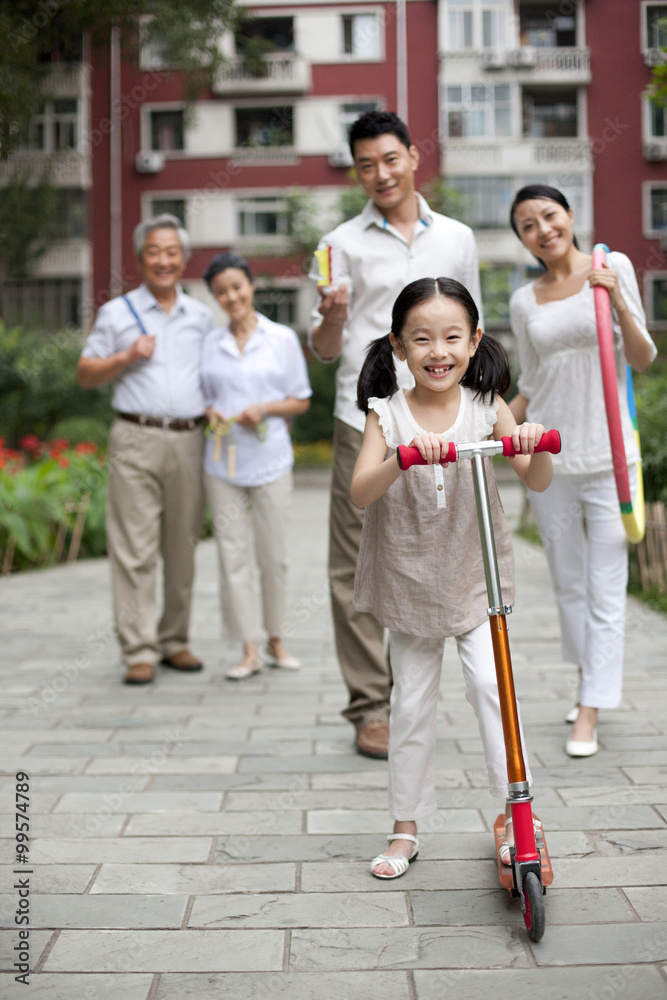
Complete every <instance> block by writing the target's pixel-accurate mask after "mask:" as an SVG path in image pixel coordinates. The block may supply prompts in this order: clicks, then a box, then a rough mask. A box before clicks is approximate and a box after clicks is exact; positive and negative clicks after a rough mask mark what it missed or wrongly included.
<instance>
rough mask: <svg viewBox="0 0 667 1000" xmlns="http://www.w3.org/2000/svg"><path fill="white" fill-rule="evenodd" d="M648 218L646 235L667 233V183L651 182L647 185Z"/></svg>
mask: <svg viewBox="0 0 667 1000" xmlns="http://www.w3.org/2000/svg"><path fill="white" fill-rule="evenodd" d="M646 207H647V209H648V212H647V215H648V218H647V219H646V223H647V224H646V225H645V227H644V229H645V235H647V236H648V235H653V234H655V235H657V236H661V235H662V234H663V233H665V234H667V184H649V185H648V186H647V205H646Z"/></svg>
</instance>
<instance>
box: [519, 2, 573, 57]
mask: <svg viewBox="0 0 667 1000" xmlns="http://www.w3.org/2000/svg"><path fill="white" fill-rule="evenodd" d="M563 6H564V5H563V4H561V7H563ZM569 6H570V10H566V9H564V10H563V11H561V12H558V11H554V10H553V9H552V8H551V7H549V6H548V5H542V4H535V3H527V4H520V6H519V35H520V38H521V44H522V45H534V46H535V47H536V48H549V49H556V48H561V47H563V46H570V47H574V46H575V45H576V44H577V24H576V20H575V15H574V13H573V12H572V6H571V5H569Z"/></svg>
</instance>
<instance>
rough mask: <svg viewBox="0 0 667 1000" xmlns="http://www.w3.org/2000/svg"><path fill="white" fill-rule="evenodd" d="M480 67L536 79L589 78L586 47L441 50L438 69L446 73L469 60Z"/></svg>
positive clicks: (578, 80)
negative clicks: (474, 61) (509, 71)
mask: <svg viewBox="0 0 667 1000" xmlns="http://www.w3.org/2000/svg"><path fill="white" fill-rule="evenodd" d="M471 58H472V59H475V60H476V61H477V62H478V64H479V66H480V68H481V69H483V70H485V71H487V72H489V73H493V74H494V75H495V74H496V73H502V72H503V71H507V70H512V71H515V72H516V71H518V72H521V73H522V74H525V75H527V76H529V77H530V79H531V80H533V79H534V80H535V81H536V82H552V81H553V82H555V83H560V82H564V83H589V82H590V78H591V66H590V52H589V50H588V49H586V48H569V47H565V46H563V47H560V48H541V47H539V46H532V45H522V46H520V47H519V48H513V49H504V48H498V49H483V50H481V51H480V50H479V49H478V50H474V51H473V50H471V49H468V50H465V51H461V50H459V51H455V52H444V53H441V61H440V62H441V64H440V69H441V70H442V71H443V72H444V73H445V75H447V71H448V69H452V70H454V74H456V71H457V69H458V67H459V66H460V65H461V64H462V63H465V62H467V61H468V60H470V59H471Z"/></svg>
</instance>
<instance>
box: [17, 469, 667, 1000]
mask: <svg viewBox="0 0 667 1000" xmlns="http://www.w3.org/2000/svg"><path fill="white" fill-rule="evenodd" d="M503 500H504V503H505V507H506V509H507V510H508V513H509V515H510V517H516V515H517V513H518V511H519V510H520V507H521V492H520V490H518V489H516V488H515V489H514V490H509V491H508V490H507V489H506V488H505V487H503ZM326 501H327V493H326V483H325V482H324V481H322V480H321V478H320V479H318V478H317V477H316V478H315V480H314V481H312V482H310V481H309V483H305V484H303V485H301V486H300V487H299V488H298V489H297V490H296V492H295V521H294V523H293V527H292V533H291V537H290V553H291V564H290V591H289V607H290V610H289V616H291V617H290V621H292V622H293V624H294V626H295V632H294V636H293V638H290V643H289V645H290V649H291V650H292V651H293V652H294V653H295V655H298V656H299V657H300V659H301V660H302V662H303V664H304V666H303V669H302V670H301V671H299V672H294V673H288V672H284V671H276V670H270V669H264V670H263V671H262V672H261V673H260V674H259V675H257V676H256V677H255V678H252V679H251V680H250V681H249V682H248V683H243V684H231V683H230V682H228V681H226V680H225V678H224V671H225V670H226V669H227V668H228V667H229V666H231V665H232V664H233V663H234V662H236V660H237V658H238V653H239V650H238V648H237V647H236V646H235V645H234V644H229V643H226V642H225V641H224V640H221V639H220V638H219V620H218V598H217V568H216V558H215V551H214V546H213V544H212V543H211V542H210V541H209V542H205V543H202V544H201V545H200V546H199V547H198V551H197V576H196V588H195V599H194V612H193V628H192V648H193V650H194V651H195V652H196V653H197V654H199V655H201V656H202V658H203V659H204V662H205V664H206V669H205V670H204V671H203V672H202V673H201V674H197V675H192V676H190V677H186V676H174V674H173V672H170V671H167V670H160V671H158V673H157V676H156V680H155V683H154V684H153V685H150V686H148V687H146V688H143V689H131V688H128V687H126V686H123V685H122V684H121V678H122V669H121V667H120V664H119V660H118V653H117V649H116V646H115V642H114V641H113V639H112V638H111V636H112V633H111V631H110V625H111V612H110V599H109V590H108V569H107V564H106V562H105V561H104V560H97V561H92V562H88V563H80V564H74V565H71V566H66V567H58V568H55V569H49V570H45V571H43V572H39V573H32V574H25V575H22V576H21V575H17V576H15V577H11V578H9V579H4V580H2V581H0V587H2V597H3V600H2V603H1V604H0V629H1V634H2V636H3V644H4V646H5V650H6V651H7V652H8V653H9V654H10V655H8V656H5V658H4V660H3V662H2V663H0V691H2V696H0V727H1V728H2V735H1V736H0V761H1V762H2V765H3V772H2V773H4V774H5V777H4V778H3V777H2V775H0V838H2V840H1V841H0V861H6V860H10V859H11V858H12V851H13V842H12V838H13V836H14V826H13V822H14V818H15V817H14V800H13V785H14V780H15V779H14V776H15V774H16V772H17V771H18V770H26V771H27V772H28V773H29V774H30V775H31V794H30V823H31V838H32V839H31V842H30V846H31V861H32V863H33V865H34V869H33V871H34V874H32V875H31V905H32V910H31V921H32V922H31V949H32V954H33V955H34V957H35V959H36V961H35V962H34V963H33V972H32V974H31V979H30V993H29V994H28V993H26V995H30V996H34V997H37V1000H65V998H67V1000H120V997H121V996H122V997H123V998H124V1000H125V998H128V1000H213V998H215V1000H220V998H227V997H228V998H229V1000H288V998H289V1000H371V998H375V997H378V998H382V1000H436V998H437V1000H447V998H448V997H449V996H455V997H456V1000H481V998H482V997H483V998H484V1000H488V998H489V997H490V996H496V997H499V998H500V1000H503V998H509V997H510V996H511V997H512V1000H521V998H522V997H527V996H529V995H530V996H531V997H533V996H539V997H540V1000H563V998H564V997H567V998H568V1000H569V998H570V997H571V998H572V1000H657V998H658V997H661V996H666V997H667V953H666V952H665V942H667V904H666V903H665V900H666V899H667V886H666V884H665V883H667V874H666V872H667V868H666V867H665V860H664V859H665V852H666V851H667V713H666V712H665V709H666V708H667V673H666V672H665V670H664V666H665V662H666V661H667V652H666V651H667V619H666V618H664V617H661V616H660V615H657V614H655V613H654V612H651V611H650V610H648V609H647V608H646V607H645V606H643V605H640V604H638V603H637V602H635V601H633V600H631V601H630V602H629V607H628V616H627V639H626V678H625V692H624V698H623V704H622V706H621V708H620V709H619V710H618V711H616V712H611V711H610V712H604V713H602V716H601V719H600V724H599V738H600V744H601V750H600V752H599V754H598V755H597V756H596V757H593V758H590V759H588V760H580V761H577V760H571V759H569V758H568V757H567V756H566V755H565V753H564V743H565V740H566V739H567V737H568V735H569V732H570V730H569V729H568V727H567V726H566V725H565V724H564V722H563V716H564V714H565V712H566V711H567V710H568V709H569V708H570V707H571V705H572V702H573V698H574V695H575V687H576V677H575V671H574V669H573V668H572V666H571V665H569V664H566V663H564V662H563V661H562V660H561V658H560V643H559V636H558V623H557V615H556V614H555V613H554V606H553V593H552V589H551V584H550V581H549V576H548V573H547V570H546V564H545V560H544V555H543V553H542V552H541V551H540V550H539V549H536V548H534V547H532V546H530V545H529V544H528V543H526V542H523V541H521V540H517V542H516V563H517V574H518V592H519V596H518V599H517V607H516V610H515V613H514V614H513V615H512V618H511V619H510V643H511V646H512V655H513V661H514V666H515V676H516V684H517V690H518V692H519V696H520V699H521V703H522V715H523V722H524V728H525V732H526V739H527V743H528V749H529V756H530V761H531V768H532V771H533V777H534V794H535V811H536V813H537V814H538V815H539V816H540V817H541V819H542V821H543V823H544V825H545V829H546V834H547V841H548V844H549V848H550V851H551V855H552V860H553V865H554V875H555V880H554V884H553V886H552V887H551V888H550V889H549V891H548V893H547V896H546V899H545V907H546V917H547V928H546V933H545V937H544V940H543V941H542V942H541V943H540V944H534V943H531V942H529V939H528V937H527V935H526V932H525V928H524V924H523V918H522V914H521V912H520V907H519V904H518V901H517V900H512V899H511V897H510V895H509V893H507V892H506V891H505V890H502V889H501V888H500V887H499V885H498V876H497V871H496V865H495V859H494V855H493V839H492V835H491V828H492V824H493V820H494V819H495V816H496V814H497V812H498V807H497V806H496V805H495V804H494V802H493V800H492V799H491V798H490V797H489V795H488V791H487V789H486V785H487V777H486V773H485V768H484V760H483V755H482V752H481V746H480V743H479V740H478V737H477V725H476V722H475V719H474V715H473V713H472V710H471V708H470V706H469V705H468V704H467V702H466V700H465V695H464V689H463V683H462V678H461V669H460V665H459V662H458V658H457V655H456V650H455V644H454V643H448V644H447V648H446V652H445V663H444V669H443V678H442V684H441V690H440V698H439V704H438V713H437V714H438V739H439V745H438V751H437V759H436V778H437V788H438V803H439V812H438V813H437V814H436V815H434V816H433V817H429V818H428V819H427V820H426V821H424V822H423V823H422V824H420V841H421V844H420V857H419V860H418V862H417V863H416V864H414V865H411V866H410V869H409V871H408V873H407V874H406V875H405V876H404V877H403V878H402V879H401V880H400V882H382V881H380V880H374V879H372V878H371V877H370V874H369V872H368V862H369V859H370V858H371V857H372V856H373V855H375V854H376V853H378V851H380V850H381V849H382V847H383V846H384V838H385V834H386V832H387V830H388V828H389V826H390V821H389V818H388V814H387V803H386V783H387V766H386V763H385V762H382V761H372V760H368V759H365V758H362V757H359V756H358V755H357V754H356V753H355V752H354V733H353V730H352V727H351V726H349V724H348V723H347V722H345V720H343V719H342V718H341V716H340V714H339V712H340V709H341V708H342V707H343V705H344V703H345V695H344V691H343V686H342V682H341V678H340V674H339V670H338V667H337V663H336V658H335V655H334V648H333V636H332V628H331V620H330V617H329V610H328V597H327V584H326V523H325V522H326ZM304 609H306V613H305V614H304ZM96 635H97V636H98V637H99V636H100V635H102V636H106V637H107V638H106V640H105V641H103V643H102V648H101V649H99V652H98V653H97V654H96V655H94V656H91V655H90V648H91V642H92V641H97V640H95V636H96ZM98 645H99V643H98ZM81 656H88V660H89V665H88V666H87V667H86V668H85V670H80V671H79V673H78V675H77V676H76V678H75V680H74V681H72V680H71V677H70V675H71V671H72V669H77V668H75V667H74V666H73V665H74V664H75V663H76V662H77V657H81ZM15 878H16V876H15V875H14V873H13V870H12V868H11V866H10V865H5V866H2V865H0V924H4V925H5V929H4V930H3V931H2V934H4V939H3V938H0V948H5V954H6V955H7V956H8V957H9V956H10V955H11V952H12V949H13V947H14V944H15V943H16V931H17V928H16V926H15V925H13V923H12V921H13V916H14V914H15V910H16V905H17V902H16V897H15V895H14V893H13V891H12V886H13V880H14V879H15ZM0 954H1V952H0ZM13 987H14V984H13V982H11V980H10V981H9V990H7V987H6V984H5V978H4V975H3V976H2V977H0V997H2V1000H4V998H5V994H7V995H8V1000H13V997H14V996H15V995H22V994H17V993H16V990H15V989H14V988H13ZM16 989H18V986H17V987H16Z"/></svg>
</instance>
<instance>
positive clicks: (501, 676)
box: [398, 430, 560, 941]
mask: <svg viewBox="0 0 667 1000" xmlns="http://www.w3.org/2000/svg"><path fill="white" fill-rule="evenodd" d="M535 451H536V452H541V451H546V452H550V453H551V454H552V455H557V454H558V453H559V452H560V434H559V433H558V431H556V430H551V431H546V432H545V433H544V434H543V435H542V437H541V439H540V442H539V444H538V445H537V447H536V448H535ZM516 454H519V452H517V451H515V449H514V446H513V444H512V439H511V437H504V438H501V440H500V441H490V440H487V441H479V442H476V443H475V444H458V445H457V444H454V443H453V442H450V443H449V445H448V446H447V453H446V455H444V457H443V458H441V460H440V464H442V465H445V464H447V463H449V462H456V461H459V460H461V459H464V458H468V459H470V460H471V461H472V472H473V482H474V486H475V500H476V504H477V521H478V524H479V533H480V541H481V544H482V558H483V561H484V573H485V577H486V589H487V594H488V599H489V608H488V610H487V613H488V615H489V624H490V626H491V638H492V642H493V655H494V659H495V665H496V677H497V679H498V697H499V699H500V712H501V716H502V722H503V734H504V737H505V753H506V755H507V775H508V779H509V781H508V786H507V802H508V805H509V807H510V815H511V818H512V824H513V827H514V839H515V845H514V846H513V847H511V848H510V857H511V862H510V864H509V865H505V864H503V863H502V861H501V860H500V849H501V847H502V846H503V843H504V842H505V825H506V818H505V814H504V813H501V814H500V815H499V816H498V817H497V819H496V821H495V823H494V834H495V838H496V853H497V862H498V875H499V877H500V884H501V885H502V886H503V888H504V889H508V890H509V892H510V894H511V895H512V896H515V897H516V896H518V897H519V898H520V900H521V909H522V911H523V919H524V922H525V924H526V928H527V930H528V935H529V937H530V938H531V939H532V940H533V941H540V940H541V938H542V936H543V934H544V928H545V914H544V900H543V897H544V896H545V895H546V887H547V886H548V885H550V884H551V882H552V881H553V869H552V867H551V860H550V858H549V851H548V849H547V844H546V840H545V839H544V831H543V830H542V824H541V823H540V821H539V819H538V818H537V817H536V816H533V811H532V807H531V803H532V801H533V797H532V795H531V794H530V789H529V785H528V782H527V780H526V765H525V762H524V759H523V750H522V747H521V734H520V730H519V714H518V711H517V706H516V694H515V690H514V675H513V673H512V659H511V656H510V647H509V639H508V635H507V615H508V614H510V613H511V611H512V607H511V605H507V604H504V603H503V597H502V592H501V588H500V574H499V572H498V562H497V559H496V545H495V539H494V535H493V523H492V521H491V507H490V503H489V490H488V485H487V481H486V471H485V469H484V458H485V457H487V456H491V455H505V457H510V456H512V455H516ZM398 464H399V465H400V467H401V469H408V468H410V466H411V465H426V464H427V463H426V461H425V459H423V458H422V456H421V454H420V453H419V450H418V449H417V448H411V447H406V446H404V445H401V446H400V447H399V449H398Z"/></svg>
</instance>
